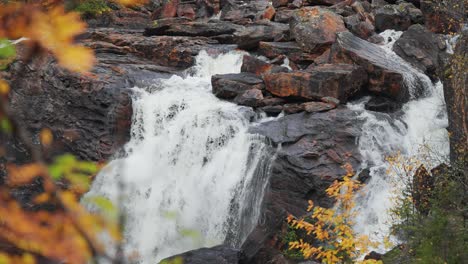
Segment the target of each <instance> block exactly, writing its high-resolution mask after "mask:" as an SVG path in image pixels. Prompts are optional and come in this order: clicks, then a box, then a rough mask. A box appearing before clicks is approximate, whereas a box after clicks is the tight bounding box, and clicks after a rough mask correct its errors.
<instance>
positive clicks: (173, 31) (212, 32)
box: [144, 20, 242, 37]
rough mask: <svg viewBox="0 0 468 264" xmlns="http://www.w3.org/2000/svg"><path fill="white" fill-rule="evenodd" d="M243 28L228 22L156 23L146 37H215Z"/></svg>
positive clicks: (149, 29) (148, 29) (147, 30)
mask: <svg viewBox="0 0 468 264" xmlns="http://www.w3.org/2000/svg"><path fill="white" fill-rule="evenodd" d="M240 28H242V26H239V25H236V24H233V23H231V22H228V21H219V20H212V21H208V22H198V21H197V22H186V23H171V24H166V23H163V24H161V25H160V24H159V23H158V21H155V25H154V26H153V27H151V28H147V29H145V33H144V34H145V36H163V35H167V36H190V37H213V36H219V35H223V34H233V33H234V32H235V31H236V30H239V29H240Z"/></svg>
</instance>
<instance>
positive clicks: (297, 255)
mask: <svg viewBox="0 0 468 264" xmlns="http://www.w3.org/2000/svg"><path fill="white" fill-rule="evenodd" d="M293 241H299V237H298V235H297V234H296V230H294V229H293V228H291V227H290V226H288V231H287V232H286V234H284V236H283V237H282V239H281V242H282V244H283V245H284V249H283V255H284V256H286V257H288V258H290V259H295V260H303V259H304V255H303V254H302V252H301V251H300V250H298V249H289V242H293Z"/></svg>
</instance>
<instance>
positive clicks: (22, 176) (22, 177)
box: [7, 163, 47, 186]
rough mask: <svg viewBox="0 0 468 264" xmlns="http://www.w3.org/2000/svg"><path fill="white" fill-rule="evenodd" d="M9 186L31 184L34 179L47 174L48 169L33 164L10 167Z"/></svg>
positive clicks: (8, 168) (8, 167) (8, 169)
mask: <svg viewBox="0 0 468 264" xmlns="http://www.w3.org/2000/svg"><path fill="white" fill-rule="evenodd" d="M7 172H8V182H7V183H8V185H9V186H20V185H23V184H28V183H30V182H31V181H32V180H33V179H34V178H36V177H38V176H42V175H44V174H46V173H47V168H45V167H44V166H43V165H41V164H37V163H32V164H27V165H23V166H16V165H11V164H10V165H8V166H7Z"/></svg>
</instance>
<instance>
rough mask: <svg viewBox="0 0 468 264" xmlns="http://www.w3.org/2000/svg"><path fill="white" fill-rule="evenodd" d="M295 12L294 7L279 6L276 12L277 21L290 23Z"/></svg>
mask: <svg viewBox="0 0 468 264" xmlns="http://www.w3.org/2000/svg"><path fill="white" fill-rule="evenodd" d="M294 12H296V11H295V10H294V9H289V8H279V9H278V8H277V9H276V14H275V22H280V23H289V20H290V19H291V17H292V16H293V15H294Z"/></svg>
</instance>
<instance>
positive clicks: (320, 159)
mask: <svg viewBox="0 0 468 264" xmlns="http://www.w3.org/2000/svg"><path fill="white" fill-rule="evenodd" d="M360 125H361V123H360V121H358V119H357V113H355V112H354V111H351V110H349V109H346V108H338V109H334V110H330V111H328V112H320V113H313V114H311V113H305V112H302V113H298V114H293V115H287V116H285V117H282V118H279V119H276V120H272V121H268V122H264V123H261V124H259V125H258V126H255V127H253V128H252V129H251V132H252V133H258V134H261V135H264V136H266V137H267V138H268V139H269V140H271V142H272V143H273V144H275V145H277V144H281V145H282V147H281V149H279V151H278V152H277V156H276V159H275V160H274V161H273V163H272V165H271V166H272V167H271V175H270V184H269V185H268V186H267V189H266V190H265V196H264V200H263V206H262V213H261V219H260V221H259V224H258V225H257V227H256V228H255V229H254V231H253V232H252V233H251V234H250V235H249V237H248V238H247V240H246V242H245V243H244V244H243V246H242V251H243V255H244V257H243V261H242V263H251V264H256V263H267V261H269V260H271V259H273V258H275V257H277V256H278V254H281V253H280V252H279V250H278V249H277V247H278V246H279V244H280V242H281V234H282V228H286V216H287V215H288V214H289V213H290V214H293V215H296V216H302V215H304V214H305V213H306V209H307V204H308V203H307V201H308V200H313V201H314V202H315V204H318V205H320V206H325V207H331V206H332V205H333V201H332V200H330V199H329V198H328V197H327V195H326V194H325V189H326V188H328V187H329V186H330V184H331V183H332V182H333V181H334V180H336V179H341V178H342V176H343V175H344V174H345V170H344V169H343V168H342V165H344V164H345V163H347V162H349V163H350V164H351V165H352V166H353V167H354V168H355V169H357V168H358V167H359V165H360V159H361V158H360V154H359V150H358V144H357V139H358V137H359V136H360ZM272 151H273V152H276V149H272ZM278 263H287V262H286V261H284V262H278Z"/></svg>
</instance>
